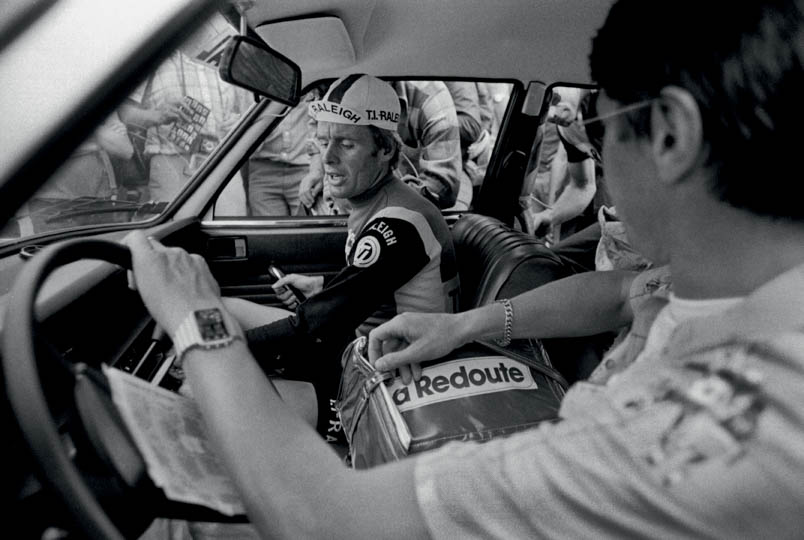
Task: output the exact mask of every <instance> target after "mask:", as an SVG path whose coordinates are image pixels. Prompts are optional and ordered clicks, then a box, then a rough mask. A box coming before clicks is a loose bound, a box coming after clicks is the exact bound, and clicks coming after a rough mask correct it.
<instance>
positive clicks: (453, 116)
mask: <svg viewBox="0 0 804 540" xmlns="http://www.w3.org/2000/svg"><path fill="white" fill-rule="evenodd" d="M394 88H395V89H396V92H397V94H398V95H399V99H400V102H401V105H402V119H401V121H400V125H399V136H400V137H401V139H402V143H403V146H402V152H401V155H400V163H399V167H398V169H397V172H398V174H399V175H400V176H401V177H402V180H403V181H404V182H405V183H407V184H410V185H411V186H413V187H415V188H416V189H417V190H419V191H420V193H421V194H422V195H424V197H425V198H427V199H429V200H430V201H432V202H433V203H434V204H435V205H436V206H438V207H439V208H450V207H452V206H454V205H455V204H456V202H458V201H459V191H462V193H461V195H462V196H461V197H460V204H459V206H461V207H462V208H464V209H465V208H468V207H469V203H470V202H471V201H470V198H471V188H470V182H469V181H468V178H465V177H463V176H462V167H461V143H460V129H459V124H458V115H457V113H456V111H455V105H454V103H453V102H452V97H451V96H450V93H449V90H448V89H447V87H446V85H445V84H444V83H443V82H439V81H397V82H395V83H394ZM467 190H468V193H467Z"/></svg>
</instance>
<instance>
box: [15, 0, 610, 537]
mask: <svg viewBox="0 0 804 540" xmlns="http://www.w3.org/2000/svg"><path fill="white" fill-rule="evenodd" d="M79 4H82V3H81V2H77V1H73V0H63V1H60V0H53V1H50V0H47V1H41V2H39V1H38V2H32V3H27V2H12V3H11V5H12V9H10V11H9V14H8V17H7V21H3V22H4V25H3V26H0V78H1V79H2V80H4V81H13V82H12V83H11V84H4V85H3V86H4V88H3V89H2V90H0V95H2V99H0V103H2V105H0V107H2V110H3V115H4V122H5V126H6V129H5V130H3V131H4V132H5V133H4V134H2V135H0V152H2V155H3V156H5V157H4V159H3V160H0V212H2V218H3V221H4V223H5V225H4V227H3V230H2V233H0V309H2V318H0V326H1V328H2V339H3V344H2V352H0V354H1V355H2V366H3V367H2V382H3V385H4V400H3V404H2V422H3V427H4V429H5V432H6V433H8V434H10V436H9V439H10V441H11V444H9V445H7V446H6V449H7V452H6V455H7V456H8V457H7V460H6V463H7V465H6V468H7V472H6V474H5V477H6V481H4V498H5V499H7V500H8V501H10V505H8V506H7V508H8V510H9V514H8V515H9V516H10V517H11V521H12V524H11V525H10V530H16V531H20V536H18V537H19V538H35V537H36V538H44V537H45V536H44V535H45V534H46V533H48V534H55V533H54V531H56V532H57V533H58V534H62V535H63V536H48V537H51V538H52V537H64V538H83V537H89V538H136V537H138V536H139V535H140V534H142V532H143V531H144V530H145V529H146V528H147V527H148V525H149V524H150V523H151V522H152V521H153V519H154V518H155V517H168V518H178V519H196V520H211V521H233V520H234V521H242V520H244V519H245V517H244V516H236V517H234V518H232V517H229V516H223V515H220V514H218V513H215V512H213V511H210V510H208V509H205V508H203V507H201V506H196V505H190V504H180V503H175V502H169V501H167V499H166V498H165V496H164V494H163V493H161V491H160V490H159V488H157V487H156V486H155V485H154V484H153V483H152V482H151V481H150V479H149V478H148V474H147V470H146V468H145V465H144V462H143V460H142V457H141V456H140V455H139V454H138V452H137V450H136V446H135V445H134V444H133V442H132V440H131V437H130V435H129V434H127V433H126V431H125V428H124V427H122V424H121V421H120V418H119V416H118V414H117V413H116V411H115V407H114V404H113V403H112V402H111V398H110V395H109V389H108V384H107V383H106V381H105V380H104V378H103V376H102V373H101V369H100V368H101V365H108V366H113V367H117V368H119V369H122V370H124V371H127V372H129V373H132V374H134V375H136V376H137V377H139V378H142V379H144V380H146V381H150V382H153V384H159V385H161V386H163V387H165V388H168V389H172V390H175V389H177V388H178V386H179V385H180V384H181V379H180V374H177V373H176V372H175V371H174V370H173V369H172V367H171V363H172V356H171V355H172V349H171V343H170V339H169V337H167V336H165V335H164V333H163V332H161V331H160V329H159V328H157V327H156V326H155V324H154V321H153V320H152V319H151V317H150V315H149V314H148V312H147V310H146V309H145V308H144V306H143V304H142V302H141V300H140V298H139V295H138V293H137V292H136V291H134V290H132V289H131V288H130V287H129V286H128V279H127V273H126V271H125V270H126V269H127V268H130V265H131V260H130V254H129V253H128V250H127V248H124V247H122V245H121V244H120V241H121V240H122V239H123V238H124V237H125V236H126V234H128V233H129V232H130V231H131V230H133V229H143V230H146V231H147V234H149V235H151V236H153V237H155V238H158V239H159V240H160V241H161V242H163V243H164V244H165V245H168V246H178V247H182V248H184V249H186V250H188V251H190V252H192V253H197V254H200V255H201V256H202V257H204V259H205V260H206V261H207V263H208V264H209V267H210V269H211V270H212V273H213V275H214V277H215V278H216V280H217V281H218V282H219V284H220V286H221V292H222V295H223V296H228V297H236V298H243V299H247V300H251V301H254V302H257V303H259V304H263V305H269V306H281V305H282V304H281V302H280V300H279V299H278V298H277V296H276V294H275V292H274V290H273V288H272V287H271V285H272V283H273V282H274V281H275V280H276V277H275V276H274V275H272V273H271V270H270V268H271V266H272V265H275V266H276V267H278V268H280V269H281V270H282V271H284V272H286V273H291V272H293V273H301V274H309V275H318V276H324V277H325V278H326V277H331V276H334V275H335V274H336V273H337V272H338V271H339V270H340V269H341V268H342V267H343V265H344V254H343V246H344V244H345V242H346V237H347V227H346V216H345V215H343V214H333V215H283V216H280V215H276V216H271V215H253V213H252V212H250V211H249V210H248V207H247V206H245V207H244V206H242V205H240V206H235V207H233V206H232V205H231V204H229V199H227V195H226V194H227V193H228V191H227V190H228V189H229V188H230V187H231V186H234V185H236V184H237V183H238V182H241V183H242V182H243V177H244V176H245V174H246V170H247V165H248V161H249V158H250V156H251V155H252V154H254V153H255V152H256V151H257V150H258V148H259V147H260V145H261V144H262V143H263V141H264V140H265V139H266V137H269V136H270V134H271V133H272V132H273V131H274V130H276V129H278V126H279V125H280V124H281V121H282V119H283V118H284V117H285V115H287V114H288V109H289V107H290V106H292V105H295V104H296V103H298V101H299V99H301V98H302V96H304V95H305V94H306V93H307V92H310V91H311V90H313V89H314V88H316V87H318V86H320V85H322V84H326V83H329V82H331V81H332V80H334V79H336V78H337V77H340V76H343V75H346V74H350V73H368V74H372V75H375V76H378V77H381V78H384V79H386V80H388V81H401V80H413V81H471V82H475V83H477V82H484V83H495V84H502V85H505V88H506V89H507V93H506V94H505V95H504V99H501V101H502V102H503V106H504V109H502V114H501V118H500V120H499V127H498V131H497V133H495V141H494V145H493V148H492V149H491V151H490V158H489V161H488V164H487V166H486V168H485V174H484V176H483V178H482V182H481V183H479V185H476V186H475V190H474V196H473V198H472V201H471V203H470V204H467V205H466V206H465V207H463V208H454V209H445V210H444V212H443V213H444V216H445V218H446V219H447V222H448V223H449V224H450V226H451V230H452V233H453V239H454V242H455V245H456V250H457V258H458V264H459V273H460V281H461V296H460V300H459V307H460V309H461V310H466V309H471V308H472V307H476V306H480V305H484V304H487V303H490V302H493V301H494V300H496V299H497V298H502V297H510V296H513V295H515V294H518V293H520V292H523V291H525V290H528V289H529V288H532V287H535V286H537V285H539V284H541V283H544V282H546V281H548V280H551V279H554V278H555V275H556V274H555V273H551V272H553V271H552V270H551V271H549V272H548V271H545V270H544V269H545V267H548V268H554V267H555V266H556V265H558V266H560V265H561V262H560V261H559V260H557V259H556V258H555V257H554V256H553V255H552V253H551V251H550V250H549V249H547V247H546V246H545V242H544V240H543V239H539V238H537V237H535V236H534V235H532V234H528V233H527V232H526V231H523V227H522V226H521V222H520V221H518V219H517V217H518V215H519V214H520V212H521V210H522V207H521V205H520V202H521V201H520V197H521V195H522V189H523V185H524V183H525V181H526V176H527V175H528V173H529V172H531V171H532V168H533V162H534V160H535V159H536V158H538V156H539V151H540V145H541V137H542V132H543V129H544V125H545V124H546V122H547V117H548V108H549V104H550V101H551V96H552V95H553V93H554V90H555V89H557V88H562V87H567V88H569V87H572V88H582V89H593V85H592V84H591V81H590V78H589V74H588V71H587V54H588V50H589V44H590V39H591V37H592V36H594V33H595V29H596V28H597V27H598V26H599V25H600V24H601V22H602V20H603V18H604V16H605V13H606V12H607V10H608V3H607V2H588V1H584V0H511V1H508V2H504V3H498V2H488V1H484V0H439V1H438V2H420V1H417V0H251V1H244V2H231V3H230V2H223V3H221V2H210V1H204V2H190V1H186V0H170V1H167V2H139V1H135V0H123V1H120V2H115V3H114V4H115V5H114V8H111V7H109V6H108V5H107V4H106V3H104V2H100V1H99V2H84V3H83V4H84V5H79ZM213 20H214V21H218V22H217V23H216V24H223V25H224V26H226V24H228V27H227V29H226V30H227V33H226V37H227V40H228V39H229V38H231V37H232V36H234V35H237V36H238V37H240V38H244V39H243V40H242V41H241V49H242V50H241V55H240V56H238V55H237V54H234V53H232V49H231V48H230V50H229V53H230V56H231V57H230V58H228V59H223V60H221V58H222V57H223V56H225V55H220V56H216V58H217V60H216V61H217V62H218V63H219V64H221V65H224V66H227V67H228V68H229V69H230V71H229V73H228V75H226V76H224V80H226V79H228V80H229V81H230V82H235V83H240V85H239V89H240V90H241V91H242V92H244V95H245V96H246V99H245V101H244V105H243V107H242V112H241V114H240V116H239V119H238V122H237V124H236V125H234V126H233V127H232V128H231V129H229V131H228V132H227V133H226V134H225V136H223V137H222V138H221V140H220V141H219V143H218V144H217V146H215V148H214V149H213V150H212V151H211V152H210V153H209V154H208V155H206V156H205V157H204V159H203V161H201V162H200V163H199V164H198V167H197V168H196V169H195V170H194V171H193V172H192V174H191V175H190V177H189V180H188V181H187V183H186V184H185V185H184V186H183V187H182V189H181V190H179V191H178V192H177V193H176V194H175V196H172V197H171V198H170V199H169V200H164V201H155V200H149V199H143V198H142V197H141V195H140V193H139V192H138V189H140V188H141V187H142V186H143V185H144V184H131V185H125V184H118V185H115V190H116V191H115V193H116V194H115V195H114V196H112V197H111V198H110V197H106V198H105V199H103V200H99V199H98V198H80V200H79V199H70V200H64V199H60V200H59V203H58V204H56V205H53V204H49V205H44V204H43V205H42V206H40V207H36V206H35V199H36V198H37V193H39V194H40V195H41V193H42V191H38V190H40V189H44V188H43V186H47V185H48V183H47V182H48V180H49V179H51V178H54V177H56V176H57V175H58V174H61V172H60V171H63V170H64V169H61V168H60V167H63V166H64V164H65V163H66V162H67V161H68V159H69V158H70V157H71V156H74V155H75V152H76V151H77V150H76V149H77V148H79V147H80V145H81V144H82V142H84V141H86V140H87V139H88V137H90V136H91V135H92V134H93V133H94V130H95V129H96V128H97V127H98V126H99V125H100V124H101V123H102V122H103V121H104V119H106V118H107V117H108V116H109V115H110V114H112V113H113V112H114V111H116V110H118V109H117V108H118V107H119V106H120V104H121V103H124V102H125V100H127V99H130V96H132V95H134V93H135V92H136V91H137V89H138V87H141V86H142V85H143V84H144V83H145V82H146V81H147V80H148V77H149V76H148V74H149V73H152V72H153V71H154V70H155V69H156V68H157V66H159V65H160V64H161V63H162V62H163V61H166V59H168V58H169V55H170V54H171V53H172V51H175V50H176V49H177V48H181V46H182V44H186V43H187V40H188V38H190V37H191V36H194V35H197V34H194V33H193V31H195V30H196V29H203V28H209V27H210V26H212V25H211V23H210V21H213ZM220 21H223V23H221V22H220ZM86 25H92V26H91V28H92V30H93V32H94V31H97V32H96V33H95V34H93V35H92V36H90V35H89V33H88V32H81V31H77V29H76V27H86ZM191 30H192V31H191ZM249 40H251V41H249ZM221 43H223V42H221ZM226 43H229V42H228V41H226ZM249 43H257V44H258V46H253V45H252V46H253V47H254V50H250V49H249V46H250V45H249ZM263 46H267V47H268V50H269V51H271V53H266V52H265V50H263V49H261V48H260V47H263ZM221 50H222V49H221ZM216 51H217V52H216V53H215V54H218V53H220V52H221V51H220V50H217V49H216ZM244 51H245V52H244ZM277 53H278V54H277ZM247 54H249V55H251V56H250V61H251V62H253V63H254V64H255V65H258V67H259V68H261V71H260V69H255V70H254V73H253V74H252V76H253V78H251V79H249V81H245V80H244V79H245V78H247V76H246V75H244V72H248V71H249V70H250V66H248V65H246V66H245V67H243V66H240V67H239V68H238V66H237V64H236V62H237V61H245V60H243V58H244V57H245V55H247ZM261 54H264V55H265V56H260V55H261ZM283 70H284V71H283ZM258 71H260V73H261V74H260V73H257V72H258ZM221 73H223V69H221ZM266 73H267V75H266ZM54 81H57V82H58V84H53V82H54ZM283 84H285V86H282V85H283ZM232 87H233V88H234V85H233V86H232ZM266 89H269V91H267V90H266ZM268 95H271V96H272V98H269V97H266V96H268ZM36 208H40V209H41V211H40V210H36ZM36 212H40V213H38V214H37V213H36ZM561 271H563V270H561ZM609 337H610V336H609ZM544 345H545V347H546V348H547V350H548V353H550V358H551V361H552V365H553V367H555V368H556V369H557V370H558V371H559V372H561V373H562V375H563V377H564V378H565V379H567V380H568V381H569V382H572V381H574V380H577V379H579V378H581V377H582V376H583V373H578V372H573V371H571V370H569V369H565V368H564V366H563V365H562V362H561V358H562V357H563V356H567V355H573V356H576V357H577V356H579V355H583V354H587V352H588V350H587V349H588V347H587V344H584V343H580V344H579V343H567V342H562V341H560V340H556V341H555V342H553V343H545V344H544ZM590 362H594V359H591V360H590ZM567 364H570V363H569V362H567Z"/></svg>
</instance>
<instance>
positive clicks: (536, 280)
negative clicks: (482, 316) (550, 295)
mask: <svg viewBox="0 0 804 540" xmlns="http://www.w3.org/2000/svg"><path fill="white" fill-rule="evenodd" d="M452 238H453V242H454V243H455V252H456V257H457V259H458V268H459V274H460V280H461V296H460V299H459V302H460V303H459V307H460V309H461V311H465V310H467V309H472V308H475V307H478V306H482V305H485V304H488V303H490V302H493V301H494V300H496V299H498V298H509V297H512V296H516V295H517V294H519V293H522V292H524V291H527V290H530V289H533V288H535V287H538V286H539V285H543V284H545V283H548V282H550V281H554V280H556V279H558V278H560V277H563V276H564V275H566V269H565V268H564V267H563V266H564V265H563V263H562V260H561V259H560V258H559V257H557V256H556V255H555V254H554V253H553V252H552V251H551V250H550V249H548V248H547V247H545V245H544V243H543V242H541V241H540V240H537V239H536V238H535V237H533V236H532V235H529V234H527V233H524V232H522V231H517V230H515V229H512V228H511V227H509V226H507V225H505V224H504V223H502V222H501V221H499V220H497V219H495V218H492V217H488V216H483V215H480V214H465V215H463V216H461V218H460V219H458V220H457V221H456V222H455V224H454V225H453V226H452Z"/></svg>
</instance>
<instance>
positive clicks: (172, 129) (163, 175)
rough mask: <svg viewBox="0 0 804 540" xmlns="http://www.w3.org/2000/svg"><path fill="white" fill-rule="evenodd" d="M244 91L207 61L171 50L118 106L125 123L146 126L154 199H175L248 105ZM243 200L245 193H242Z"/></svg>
mask: <svg viewBox="0 0 804 540" xmlns="http://www.w3.org/2000/svg"><path fill="white" fill-rule="evenodd" d="M244 96H245V92H243V91H242V90H239V89H237V88H236V87H234V86H231V85H228V84H226V83H224V82H222V81H221V80H220V78H219V77H218V73H217V71H216V70H215V69H213V68H212V67H211V66H209V65H208V64H205V63H203V62H200V61H196V60H194V59H192V58H190V57H189V56H187V55H186V54H184V53H183V52H181V51H176V52H175V53H173V54H172V55H171V56H170V57H169V58H168V59H167V60H166V61H165V62H164V63H163V64H162V65H161V66H160V67H159V68H158V69H157V71H156V73H155V74H154V75H153V77H151V78H150V79H148V81H146V82H145V83H144V84H143V85H141V86H140V88H138V89H137V90H136V91H135V92H134V93H133V94H132V95H131V99H130V100H129V101H128V102H127V103H126V104H125V105H123V107H122V108H121V109H120V114H121V118H122V119H123V121H124V122H125V123H126V124H131V125H133V126H135V127H144V128H148V132H147V140H146V142H145V156H146V158H147V159H148V160H149V163H150V165H149V180H148V190H149V193H150V198H151V200H155V201H171V200H172V199H173V197H175V196H176V194H177V193H178V192H179V190H180V189H181V188H182V187H183V186H184V184H185V183H186V182H187V180H189V179H190V177H191V176H192V175H193V174H194V173H195V171H196V170H197V169H198V167H199V166H200V165H201V163H202V162H203V160H204V159H205V158H206V157H207V156H208V155H209V153H210V152H211V151H212V150H213V149H214V148H215V147H216V146H217V145H218V143H219V141H220V139H221V138H222V137H223V136H225V135H226V134H227V133H228V132H229V130H230V129H231V128H232V127H234V125H235V123H236V122H237V121H238V120H239V118H240V114H241V112H242V111H243V110H244V105H243V104H244V102H245V97H244ZM243 199H244V200H245V196H244V195H243Z"/></svg>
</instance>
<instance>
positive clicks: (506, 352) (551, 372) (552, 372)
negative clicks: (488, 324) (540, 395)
mask: <svg viewBox="0 0 804 540" xmlns="http://www.w3.org/2000/svg"><path fill="white" fill-rule="evenodd" d="M475 343H477V344H478V345H481V346H483V347H485V348H487V349H491V350H492V351H494V352H496V353H497V354H501V355H502V356H506V357H508V358H510V359H512V360H516V361H517V362H520V363H522V364H525V365H526V366H528V367H529V368H531V369H533V370H535V371H538V372H539V373H541V374H542V375H544V376H545V377H547V378H548V379H553V380H554V381H556V382H557V383H558V384H559V385H560V386H561V387H562V389H563V390H564V391H566V390H567V389H568V388H569V383H567V380H566V379H565V378H564V376H563V375H561V373H559V372H558V370H556V369H555V368H552V367H550V366H548V365H545V364H541V363H539V362H536V361H535V360H533V358H530V357H529V356H526V355H524V354H521V353H519V352H517V351H512V350H510V349H507V348H505V347H501V346H499V345H497V344H496V343H492V342H490V341H485V340H482V339H478V340H475Z"/></svg>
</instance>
